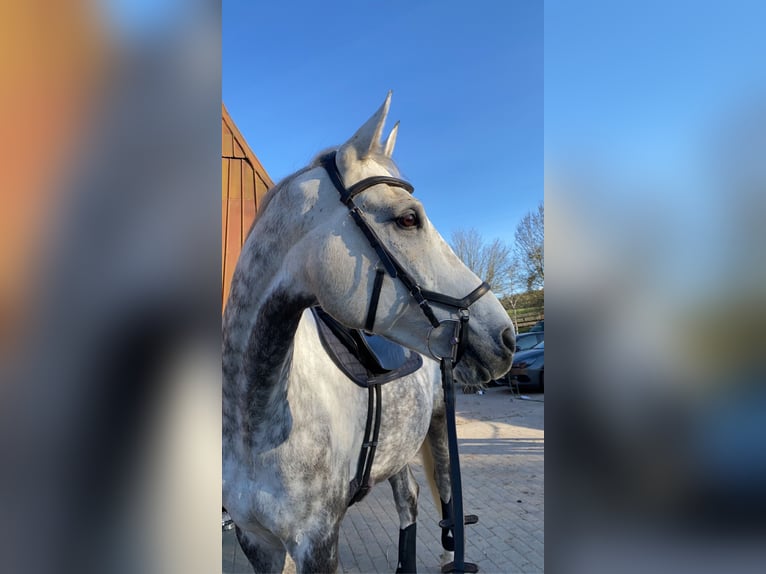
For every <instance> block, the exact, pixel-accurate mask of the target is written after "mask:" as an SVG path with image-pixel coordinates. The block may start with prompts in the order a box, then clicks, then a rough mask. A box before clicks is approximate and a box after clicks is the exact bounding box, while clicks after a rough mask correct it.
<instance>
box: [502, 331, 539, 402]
mask: <svg viewBox="0 0 766 574" xmlns="http://www.w3.org/2000/svg"><path fill="white" fill-rule="evenodd" d="M544 362H545V341H540V342H539V343H538V344H537V345H535V346H534V347H532V348H531V349H529V350H527V351H520V352H519V353H517V354H516V356H515V357H513V365H511V371H510V372H509V373H508V376H509V377H510V378H511V379H513V380H515V381H516V382H517V383H519V385H527V384H529V385H534V386H536V387H537V388H539V389H540V391H541V392H542V391H543V390H544V384H545V382H544V378H545V365H544Z"/></svg>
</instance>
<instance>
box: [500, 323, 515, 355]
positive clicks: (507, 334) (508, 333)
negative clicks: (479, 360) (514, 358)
mask: <svg viewBox="0 0 766 574" xmlns="http://www.w3.org/2000/svg"><path fill="white" fill-rule="evenodd" d="M502 338H503V344H504V345H505V346H506V347H508V348H509V349H510V350H511V352H513V351H514V350H516V335H515V334H514V332H513V329H512V328H511V327H508V328H507V329H506V330H505V331H503V335H502Z"/></svg>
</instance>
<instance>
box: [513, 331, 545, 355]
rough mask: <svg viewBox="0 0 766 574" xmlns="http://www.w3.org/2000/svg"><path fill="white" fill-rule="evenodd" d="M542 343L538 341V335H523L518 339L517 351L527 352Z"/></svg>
mask: <svg viewBox="0 0 766 574" xmlns="http://www.w3.org/2000/svg"><path fill="white" fill-rule="evenodd" d="M539 341H540V339H538V337H537V334H536V333H535V334H530V335H527V334H523V335H519V336H518V337H516V350H518V351H526V350H527V349H531V348H532V347H534V346H535V345H537V343H538V342H539Z"/></svg>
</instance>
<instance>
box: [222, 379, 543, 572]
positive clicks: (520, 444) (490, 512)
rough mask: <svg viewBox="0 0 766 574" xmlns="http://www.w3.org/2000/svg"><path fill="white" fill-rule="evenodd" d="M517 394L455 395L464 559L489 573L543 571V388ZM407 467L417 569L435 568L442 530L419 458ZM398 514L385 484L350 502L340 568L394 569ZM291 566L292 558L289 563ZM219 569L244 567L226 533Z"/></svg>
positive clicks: (489, 391) (245, 569) (501, 391)
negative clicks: (473, 517)
mask: <svg viewBox="0 0 766 574" xmlns="http://www.w3.org/2000/svg"><path fill="white" fill-rule="evenodd" d="M526 396H528V397H529V398H530V399H532V400H520V399H519V398H518V397H516V396H514V395H512V394H511V392H510V391H509V389H508V387H497V388H491V389H487V391H486V392H485V394H484V395H463V394H461V393H458V394H457V414H458V418H457V425H458V426H457V431H458V437H459V443H460V462H461V468H462V473H463V499H464V503H463V504H464V507H465V511H466V513H470V514H478V515H479V523H478V524H476V525H473V526H467V527H466V551H465V556H466V560H468V561H470V562H476V563H477V564H478V565H479V571H480V572H482V573H485V574H491V573H503V574H506V573H508V574H510V573H522V574H527V573H535V572H543V566H544V558H543V545H544V535H543V495H544V492H543V452H544V431H543V421H544V416H543V410H544V408H543V407H544V402H543V401H544V395H542V394H528V395H526ZM412 467H413V472H414V474H415V478H416V479H417V481H418V483H419V484H420V485H421V490H420V498H419V516H418V541H417V548H418V572H420V573H421V574H430V573H433V574H436V573H438V572H440V568H439V566H440V555H441V542H440V538H441V530H440V529H439V528H438V526H437V524H438V521H439V520H440V516H439V512H438V511H437V510H436V508H435V507H434V503H433V499H432V497H431V494H430V492H429V491H428V484H427V482H426V480H425V477H424V475H423V468H422V466H421V465H420V461H419V460H416V461H415V462H414V463H413V465H412ZM398 540H399V519H398V517H397V514H396V509H395V508H394V502H393V498H392V495H391V489H390V487H389V486H388V484H387V483H381V484H379V485H377V486H376V487H375V488H374V489H373V490H372V492H371V493H370V494H369V495H368V496H367V498H365V499H364V500H363V501H362V502H361V503H357V504H355V505H354V506H352V507H351V508H350V509H349V511H348V513H347V514H346V518H345V519H344V521H343V524H342V526H341V534H340V549H339V551H340V567H339V572H343V573H348V574H351V573H371V572H394V571H395V570H396V561H397V544H398ZM291 566H292V565H291ZM222 571H223V572H224V573H225V574H229V573H231V574H234V573H251V572H252V569H251V568H250V565H249V563H248V562H247V559H246V558H245V557H244V555H243V554H242V551H241V550H240V549H239V545H238V544H237V541H236V537H235V535H234V534H233V532H227V533H224V534H223V570H222Z"/></svg>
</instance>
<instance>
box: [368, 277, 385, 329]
mask: <svg viewBox="0 0 766 574" xmlns="http://www.w3.org/2000/svg"><path fill="white" fill-rule="evenodd" d="M385 275H386V273H385V271H383V270H382V269H378V270H377V271H376V272H375V283H373V285H372V296H371V297H370V308H369V309H368V310H367V320H366V321H365V322H364V330H365V331H367V332H368V333H372V328H373V327H374V326H375V315H376V314H377V312H378V301H380V290H381V288H382V287H383V277H385Z"/></svg>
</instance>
